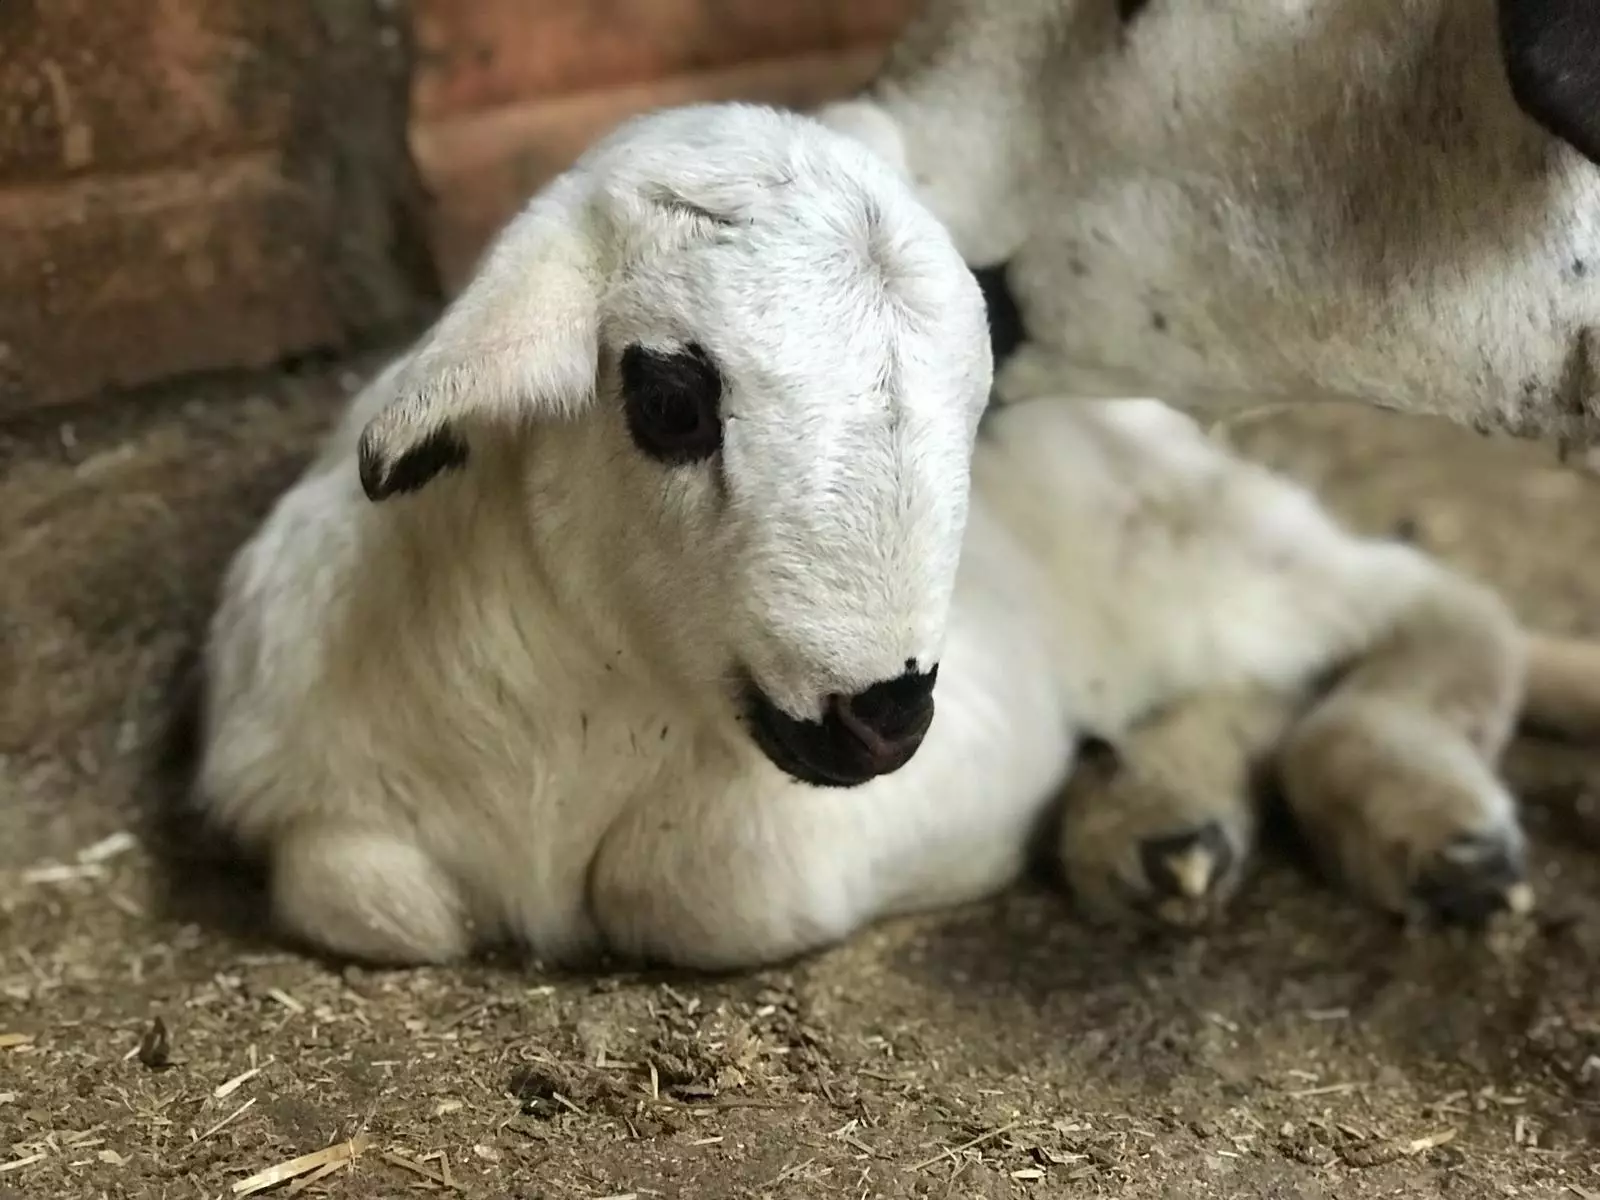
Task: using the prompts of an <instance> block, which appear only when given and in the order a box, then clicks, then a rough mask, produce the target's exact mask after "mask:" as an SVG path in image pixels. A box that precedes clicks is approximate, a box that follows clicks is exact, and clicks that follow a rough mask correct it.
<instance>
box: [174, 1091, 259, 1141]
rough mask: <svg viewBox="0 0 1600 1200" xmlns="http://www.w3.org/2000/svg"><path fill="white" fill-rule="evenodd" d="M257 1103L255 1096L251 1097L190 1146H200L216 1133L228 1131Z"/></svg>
mask: <svg viewBox="0 0 1600 1200" xmlns="http://www.w3.org/2000/svg"><path fill="white" fill-rule="evenodd" d="M255 1102H256V1098H255V1097H254V1096H251V1097H250V1099H248V1100H246V1101H245V1102H244V1103H243V1104H241V1105H239V1107H238V1108H236V1109H234V1110H233V1111H232V1112H231V1113H229V1114H228V1115H227V1116H225V1117H223V1118H222V1120H220V1121H218V1122H217V1123H216V1124H215V1125H213V1126H212V1127H211V1128H210V1129H208V1130H206V1131H205V1132H204V1133H202V1134H201V1135H200V1136H199V1137H197V1138H195V1140H194V1141H193V1142H191V1143H190V1145H192V1146H198V1145H199V1144H200V1143H201V1142H203V1141H205V1140H206V1139H207V1138H208V1137H210V1136H211V1135H212V1134H214V1133H216V1132H217V1131H218V1130H221V1129H226V1128H227V1127H228V1126H229V1125H232V1124H233V1123H234V1122H235V1121H237V1120H238V1119H239V1118H240V1117H242V1116H244V1114H245V1113H247V1112H249V1111H250V1108H251V1106H252V1105H254V1104H255Z"/></svg>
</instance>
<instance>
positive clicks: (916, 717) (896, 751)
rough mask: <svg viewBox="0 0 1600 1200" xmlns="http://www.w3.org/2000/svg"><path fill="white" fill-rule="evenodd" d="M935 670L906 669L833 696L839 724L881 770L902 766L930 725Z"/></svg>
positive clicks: (936, 670) (935, 677) (915, 750)
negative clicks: (847, 694) (865, 685)
mask: <svg viewBox="0 0 1600 1200" xmlns="http://www.w3.org/2000/svg"><path fill="white" fill-rule="evenodd" d="M938 675H939V669H938V668H937V667H935V668H934V669H933V670H931V671H926V672H923V671H916V670H909V671H907V672H906V673H905V674H904V675H901V676H900V677H899V678H897V679H887V680H884V681H883V682H882V683H875V684H873V685H872V686H871V687H869V688H867V689H866V690H865V691H861V692H857V693H856V694H855V695H853V696H834V697H833V699H832V708H833V712H834V715H835V716H836V717H837V718H838V720H839V724H840V725H841V726H842V727H843V728H844V730H845V732H847V733H848V734H849V735H850V737H851V738H852V739H854V740H855V741H856V742H857V743H858V744H859V745H860V747H861V749H862V750H864V751H866V754H867V757H868V758H869V759H871V760H872V762H873V765H874V766H875V767H876V768H877V769H879V770H880V771H882V770H886V769H887V770H893V769H896V768H898V767H901V766H904V765H905V764H906V763H907V762H909V761H910V759H911V756H912V755H913V754H915V753H916V752H917V747H919V746H920V745H922V739H923V737H924V736H926V734H927V732H928V727H929V726H930V725H932V724H933V685H934V681H935V680H936V679H937V678H938Z"/></svg>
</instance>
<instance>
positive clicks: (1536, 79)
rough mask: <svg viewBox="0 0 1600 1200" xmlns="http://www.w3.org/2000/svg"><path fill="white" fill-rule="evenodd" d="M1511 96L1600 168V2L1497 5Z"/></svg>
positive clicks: (1516, 0)
mask: <svg viewBox="0 0 1600 1200" xmlns="http://www.w3.org/2000/svg"><path fill="white" fill-rule="evenodd" d="M1499 6H1500V53H1501V56H1502V58H1503V59H1504V60H1505V68H1506V75H1507V76H1508V77H1509V79H1510V81H1511V94H1512V95H1513V96H1514V97H1516V101H1517V104H1518V105H1519V106H1520V107H1521V108H1522V111H1523V112H1525V113H1527V114H1528V116H1530V117H1532V118H1533V119H1534V120H1535V121H1537V122H1538V123H1539V124H1540V125H1542V126H1543V127H1544V128H1545V129H1547V130H1548V131H1549V132H1551V133H1553V134H1554V135H1555V136H1556V137H1558V138H1560V139H1561V140H1562V141H1564V142H1566V143H1567V144H1568V145H1570V146H1571V147H1572V148H1573V149H1575V150H1577V151H1578V152H1579V153H1580V154H1582V155H1583V156H1584V157H1585V158H1587V159H1589V160H1590V161H1591V162H1595V163H1600V0H1499Z"/></svg>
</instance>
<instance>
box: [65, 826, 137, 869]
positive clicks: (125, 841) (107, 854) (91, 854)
mask: <svg viewBox="0 0 1600 1200" xmlns="http://www.w3.org/2000/svg"><path fill="white" fill-rule="evenodd" d="M138 845H139V839H138V838H136V837H134V836H133V834H131V833H129V832H128V831H127V830H126V829H124V830H121V831H119V832H117V833H113V834H111V835H110V836H109V837H103V838H101V839H100V840H99V841H98V842H95V843H94V844H93V845H90V846H85V847H84V848H83V849H82V850H79V851H78V861H79V862H80V863H84V864H92V863H103V862H107V861H109V860H110V859H113V858H116V857H117V855H119V854H126V853H127V852H128V851H130V850H132V849H134V848H135V847H137V846H138Z"/></svg>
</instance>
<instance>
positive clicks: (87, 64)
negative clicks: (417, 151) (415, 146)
mask: <svg viewBox="0 0 1600 1200" xmlns="http://www.w3.org/2000/svg"><path fill="white" fill-rule="evenodd" d="M390 7H392V6H391V5H389V4H387V3H386V2H385V0H275V2H274V3H272V4H259V3H256V2H255V0H95V2H94V3H91V2H90V0H22V2H20V3H19V0H0V45H4V46H5V50H6V52H5V54H4V55H3V56H0V416H5V415H8V414H11V413H16V412H20V411H23V410H26V409H31V408H37V407H40V406H43V405H49V404H54V403H60V402H64V401H73V400H80V399H83V398H85V397H87V396H89V395H91V394H92V393H93V392H95V391H96V390H97V389H99V388H102V387H106V386H113V385H136V384H143V383H147V382H152V381H155V380H159V379H163V378H166V377H168V376H172V375H177V374H184V373H188V372H192V371H197V370H205V369H212V368H221V367H235V366H250V365H260V364H264V363H268V362H271V361H273V360H276V359H278V358H281V357H283V356H285V355H289V354H293V353H297V352H301V351H306V350H310V349H314V348H324V347H326V348H336V347H341V346H345V345H347V344H349V343H350V342H351V341H352V340H355V339H360V338H365V337H368V336H384V335H385V334H386V333H387V331H391V330H397V329H399V328H402V327H405V326H408V325H410V324H412V323H414V322H415V321H417V320H419V319H420V317H421V316H422V314H423V313H424V311H425V310H426V308H427V306H428V305H429V304H431V303H432V301H433V300H434V298H435V293H436V284H435V281H434V277H433V275H432V271H431V266H430V265H429V264H428V263H427V261H426V249H425V246H424V244H423V235H422V225H421V213H422V194H421V189H420V183H419V181H418V179H417V176H416V173H415V169H414V166H413V164H412V162H411V160H410V157H409V154H408V151H407V143H406V109H407V96H408V92H409V84H410V79H409V72H408V70H407V66H408V63H407V58H406V55H405V53H404V48H405V46H404V44H405V38H404V36H403V31H402V30H401V29H399V28H398V27H396V26H395V25H394V24H393V22H392V20H391V18H389V17H387V16H385V15H384V14H385V13H386V12H387V10H388V9H389V8H390ZM91 16H92V17H93V18H94V19H92V20H91V19H90V18H91ZM18 46H20V47H23V50H22V51H21V52H20V53H19V52H15V51H14V50H13V47H18ZM41 88H42V89H43V92H42V93H40V89H41ZM36 94H44V95H46V96H48V98H49V99H48V102H47V103H44V104H43V107H39V106H38V105H36V104H34V101H32V100H27V98H28V97H30V96H34V97H35V98H36ZM19 98H21V99H19ZM24 101H26V102H25V103H24ZM19 105H20V106H19ZM30 105H32V107H30ZM18 113H21V114H22V115H21V116H20V117H19V116H17V114H18ZM40 114H43V115H40ZM85 131H86V132H85Z"/></svg>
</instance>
